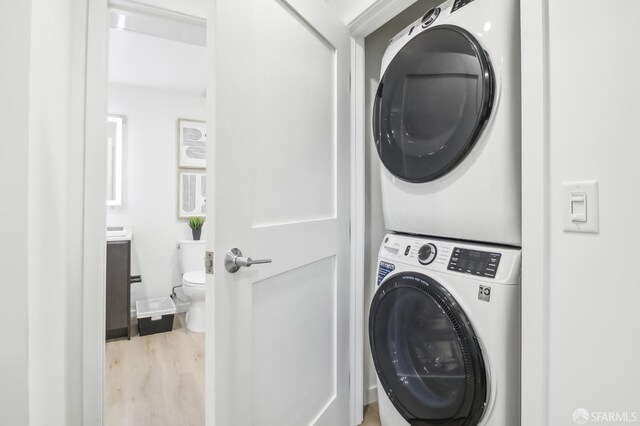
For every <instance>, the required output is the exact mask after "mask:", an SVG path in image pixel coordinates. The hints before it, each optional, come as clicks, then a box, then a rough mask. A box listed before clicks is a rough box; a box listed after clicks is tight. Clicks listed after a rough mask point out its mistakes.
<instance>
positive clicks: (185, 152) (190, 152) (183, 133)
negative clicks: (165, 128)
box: [178, 118, 207, 169]
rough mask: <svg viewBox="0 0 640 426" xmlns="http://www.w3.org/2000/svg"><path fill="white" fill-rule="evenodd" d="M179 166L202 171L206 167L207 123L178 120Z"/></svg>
mask: <svg viewBox="0 0 640 426" xmlns="http://www.w3.org/2000/svg"><path fill="white" fill-rule="evenodd" d="M178 150H179V166H180V167H182V168H196V169H204V168H206V167H207V123H206V122H204V121H196V120H186V119H182V118H181V119H178Z"/></svg>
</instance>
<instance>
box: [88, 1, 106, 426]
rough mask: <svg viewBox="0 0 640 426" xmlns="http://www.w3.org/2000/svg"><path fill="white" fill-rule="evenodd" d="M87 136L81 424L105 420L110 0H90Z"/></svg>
mask: <svg viewBox="0 0 640 426" xmlns="http://www.w3.org/2000/svg"><path fill="white" fill-rule="evenodd" d="M83 24H85V25H86V34H87V68H86V76H85V78H86V95H85V96H86V97H85V102H86V103H85V141H84V150H85V157H84V161H85V164H84V171H85V172H84V200H83V203H84V237H83V238H84V240H83V243H84V260H83V263H84V264H83V295H82V424H84V425H102V424H103V420H104V370H105V369H104V351H105V297H106V223H107V214H106V213H107V206H106V199H107V198H106V196H107V190H106V178H107V168H106V164H107V145H106V134H107V133H106V132H107V128H106V117H107V111H108V108H107V86H108V73H107V61H108V28H109V9H108V0H88V11H87V19H86V22H84V23H83Z"/></svg>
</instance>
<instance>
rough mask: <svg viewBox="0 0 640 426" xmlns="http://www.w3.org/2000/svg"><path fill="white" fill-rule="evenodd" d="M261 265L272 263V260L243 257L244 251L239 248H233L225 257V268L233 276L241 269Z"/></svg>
mask: <svg viewBox="0 0 640 426" xmlns="http://www.w3.org/2000/svg"><path fill="white" fill-rule="evenodd" d="M261 263H271V259H256V260H254V259H251V258H250V257H242V251H241V250H240V249H239V248H232V249H231V250H229V251H228V252H227V254H226V255H225V257H224V267H225V268H226V270H227V271H228V272H230V273H232V274H235V273H236V272H238V270H239V269H240V268H241V267H245V268H248V267H250V266H251V265H258V264H261Z"/></svg>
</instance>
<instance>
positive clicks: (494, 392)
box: [369, 234, 520, 426]
mask: <svg viewBox="0 0 640 426" xmlns="http://www.w3.org/2000/svg"><path fill="white" fill-rule="evenodd" d="M519 283H520V250H517V249H513V248H507V247H500V246H491V245H485V244H470V243H467V242H459V241H452V240H441V239H435V238H429V239H425V238H420V237H415V236H406V235H399V234H388V235H387V236H386V237H385V239H384V243H383V244H382V247H381V248H380V254H379V266H378V287H377V290H376V293H375V295H374V298H373V302H372V304H371V312H370V316H369V339H370V343H371V352H372V355H373V360H374V364H375V368H376V372H377V375H378V402H379V404H380V420H381V423H382V426H407V425H412V426H427V425H469V426H475V425H487V426H517V425H519V424H520V284H519Z"/></svg>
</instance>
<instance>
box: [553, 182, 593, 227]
mask: <svg viewBox="0 0 640 426" xmlns="http://www.w3.org/2000/svg"><path fill="white" fill-rule="evenodd" d="M562 203H563V215H564V231H565V232H584V233H590V234H597V233H599V232H600V215H599V210H600V201H599V199H598V182H597V181H582V182H563V183H562Z"/></svg>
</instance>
